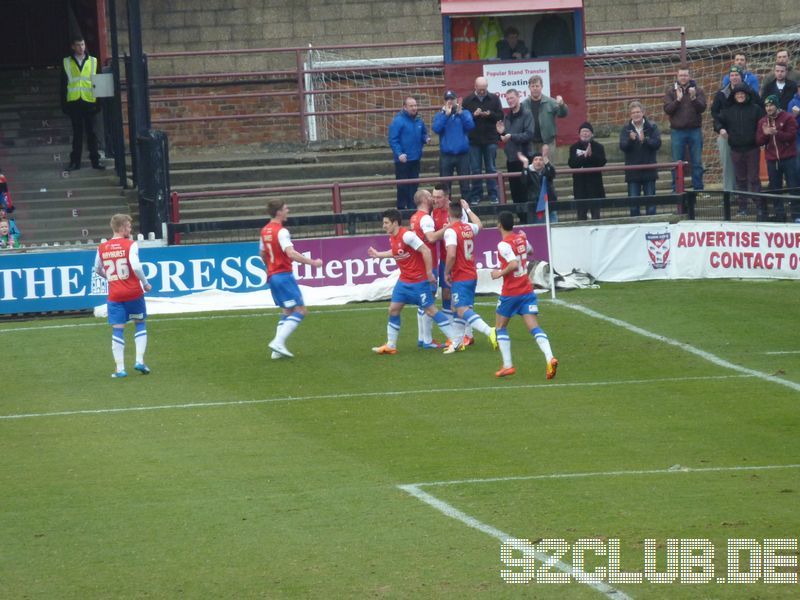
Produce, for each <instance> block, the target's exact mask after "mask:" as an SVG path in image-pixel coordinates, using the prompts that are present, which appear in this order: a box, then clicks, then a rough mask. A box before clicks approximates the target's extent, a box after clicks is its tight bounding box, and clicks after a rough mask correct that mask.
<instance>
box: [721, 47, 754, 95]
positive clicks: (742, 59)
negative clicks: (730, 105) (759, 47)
mask: <svg viewBox="0 0 800 600" xmlns="http://www.w3.org/2000/svg"><path fill="white" fill-rule="evenodd" d="M733 64H734V65H735V66H737V67H739V68H740V69H741V70H742V81H743V82H744V83H746V84H747V85H749V86H750V87H751V88H752V89H753V91H754V92H755V93H756V94H758V92H759V90H761V86H760V85H759V83H758V76H757V75H756V74H755V73H753V72H752V71H748V70H747V56H745V54H744V52H737V53H736V54H734V55H733ZM730 82H731V78H730V70H728V72H727V73H725V77H723V78H722V87H723V88H725V87H727V85H728V84H729V83H730Z"/></svg>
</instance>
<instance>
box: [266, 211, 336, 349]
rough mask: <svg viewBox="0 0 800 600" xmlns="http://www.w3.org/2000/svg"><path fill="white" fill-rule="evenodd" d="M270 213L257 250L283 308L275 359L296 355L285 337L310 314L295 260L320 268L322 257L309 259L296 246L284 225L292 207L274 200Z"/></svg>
mask: <svg viewBox="0 0 800 600" xmlns="http://www.w3.org/2000/svg"><path fill="white" fill-rule="evenodd" d="M267 212H268V213H269V216H270V217H271V219H270V221H269V223H267V224H266V225H264V228H263V229H262V230H261V236H260V237H259V242H258V252H259V254H260V255H261V260H263V261H264V265H265V267H266V270H267V283H268V284H269V289H270V292H272V299H273V300H274V301H275V304H277V305H278V306H280V307H281V308H282V309H283V316H282V317H281V319H280V321H278V327H277V328H276V330H275V337H274V338H273V339H272V341H271V342H270V343H269V348H270V350H272V358H273V360H276V359H279V358H283V357H287V358H291V357H293V356H294V354H292V353H291V352H289V350H288V348H286V340H287V339H288V337H289V336H290V335H291V334H292V333H293V332H294V330H295V329H297V326H298V325H300V323H301V322H302V321H303V319H304V318H305V316H306V314H308V311H307V310H306V307H305V303H304V302H303V294H302V293H301V292H300V288H299V287H298V285H297V281H295V278H294V273H293V272H292V262H293V261H294V262H299V263H302V264H304V265H311V266H312V267H321V266H322V260H321V259H319V258H314V259H311V258H307V257H305V256H303V255H302V254H300V253H299V252H298V251H297V250H295V249H294V245H293V244H292V237H291V236H290V235H289V230H288V229H286V227H284V223H286V219H288V218H289V207H288V206H286V203H285V202H283V201H282V200H272V201H271V202H269V204H267Z"/></svg>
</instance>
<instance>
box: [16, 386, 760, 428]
mask: <svg viewBox="0 0 800 600" xmlns="http://www.w3.org/2000/svg"><path fill="white" fill-rule="evenodd" d="M746 377H749V376H748V375H708V376H698V377H659V378H653V379H627V380H624V379H623V380H619V381H587V382H571V383H528V384H512V385H506V386H503V387H504V389H517V390H529V389H559V388H575V387H602V386H615V385H649V384H652V383H682V382H686V381H715V380H726V379H743V378H746ZM488 389H491V388H489V387H461V388H432V389H431V388H427V389H420V390H388V391H380V392H354V393H348V394H317V395H310V396H283V397H278V398H259V399H254V400H219V401H216V402H188V403H183V404H159V405H154V406H121V407H116V408H114V407H110V408H84V409H74V410H59V411H52V412H40V413H19V414H9V415H0V421H10V420H13V419H35V418H43V417H71V416H77V415H104V414H118V413H135V412H148V411H157V410H185V409H192V408H217V407H225V406H248V405H256V404H272V403H279V402H300V401H310V400H351V399H356V398H374V397H381V396H387V397H395V396H412V395H428V394H448V393H470V392H478V393H484V392H486V390H488Z"/></svg>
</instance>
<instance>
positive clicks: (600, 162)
mask: <svg viewBox="0 0 800 600" xmlns="http://www.w3.org/2000/svg"><path fill="white" fill-rule="evenodd" d="M589 144H591V146H592V155H591V156H590V157H589V158H586V157H585V156H578V150H586V147H587V146H588V145H589ZM589 144H586V143H584V142H581V141H577V142H575V143H574V144H572V146H570V147H569V160H568V161H567V164H568V165H569V167H570V169H585V168H588V167H604V166H605V164H606V149H605V148H604V147H603V144H601V143H600V142H596V141H594V140H592V141H590V142H589ZM572 193H573V194H574V196H575V199H576V200H584V199H587V198H605V197H606V188H605V186H604V185H603V174H602V173H585V174H578V173H573V174H572Z"/></svg>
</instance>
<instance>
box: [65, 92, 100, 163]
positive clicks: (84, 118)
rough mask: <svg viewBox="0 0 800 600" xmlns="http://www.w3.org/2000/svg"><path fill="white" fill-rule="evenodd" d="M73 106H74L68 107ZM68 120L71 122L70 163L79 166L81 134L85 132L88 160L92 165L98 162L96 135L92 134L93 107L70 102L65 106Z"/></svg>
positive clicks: (81, 145)
mask: <svg viewBox="0 0 800 600" xmlns="http://www.w3.org/2000/svg"><path fill="white" fill-rule="evenodd" d="M70 104H74V105H75V106H70ZM67 107H68V108H67V110H68V111H69V118H70V121H71V122H72V152H71V153H70V155H69V159H70V162H71V163H74V164H80V162H81V153H82V152H83V133H84V131H85V132H86V145H87V146H88V148H89V160H91V161H92V164H93V165H95V164H98V163H99V162H100V153H99V152H98V150H97V134H96V133H95V132H94V119H95V114H96V110H95V107H94V106H91V105H88V104H85V103H83V102H80V101H78V102H70V103H68V104H67Z"/></svg>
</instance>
